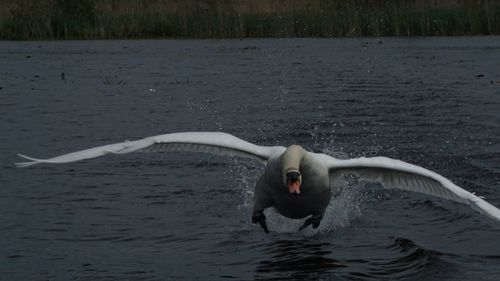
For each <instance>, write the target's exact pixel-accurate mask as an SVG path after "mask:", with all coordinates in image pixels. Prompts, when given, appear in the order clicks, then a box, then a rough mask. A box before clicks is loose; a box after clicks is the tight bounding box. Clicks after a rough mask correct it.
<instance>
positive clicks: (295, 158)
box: [281, 145, 305, 183]
mask: <svg viewBox="0 0 500 281" xmlns="http://www.w3.org/2000/svg"><path fill="white" fill-rule="evenodd" d="M304 155H305V150H304V149H303V148H302V147H301V146H299V145H291V146H289V147H288V148H287V149H286V150H285V152H284V153H283V156H282V157H281V167H282V171H281V175H282V177H283V179H284V182H285V183H286V174H287V173H289V172H298V173H300V170H299V168H300V162H301V161H302V159H303V158H304Z"/></svg>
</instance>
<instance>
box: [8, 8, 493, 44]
mask: <svg viewBox="0 0 500 281" xmlns="http://www.w3.org/2000/svg"><path fill="white" fill-rule="evenodd" d="M487 34H500V1H498V0H80V1H74V0H18V1H10V0H0V39H4V40H5V39H16V40H34V39H35V40H39V39H130V38H245V37H358V36H434V35H487Z"/></svg>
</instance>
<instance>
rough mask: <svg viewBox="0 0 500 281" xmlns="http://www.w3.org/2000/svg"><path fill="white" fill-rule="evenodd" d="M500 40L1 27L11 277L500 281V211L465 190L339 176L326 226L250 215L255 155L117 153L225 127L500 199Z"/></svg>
mask: <svg viewBox="0 0 500 281" xmlns="http://www.w3.org/2000/svg"><path fill="white" fill-rule="evenodd" d="M499 62H500V37H496V36H491V37H429V38H426V37H424V38H357V39H253V40H149V41H148V40H146V41H56V42H54V41H41V42H8V41H4V42H0V97H1V100H0V143H1V144H2V145H1V146H0V157H1V162H0V175H1V176H0V186H1V188H0V249H1V250H0V279H2V280H225V279H234V280H304V279H307V280H427V281H431V280H499V279H500V240H499V239H498V237H499V234H500V224H499V223H498V222H495V221H493V220H491V219H489V218H487V217H485V216H484V215H481V214H479V213H477V212H475V211H473V210H472V209H471V208H469V207H468V206H464V205H460V204H458V203H454V202H450V201H446V200H442V199H438V198H433V197H429V196H424V195H420V194H415V193H410V192H405V191H398V190H384V189H381V188H380V186H379V185H377V184H366V183H364V182H360V181H357V180H356V179H353V178H347V179H343V180H342V181H339V182H337V183H336V184H338V185H340V186H342V188H343V192H342V193H341V194H339V196H338V197H336V198H334V199H332V201H331V202H330V206H329V208H328V211H327V214H326V217H325V219H324V220H323V222H322V224H321V226H320V228H319V230H312V229H310V228H309V229H306V230H303V231H298V228H299V226H300V225H301V221H300V220H299V221H296V220H289V219H285V218H283V217H281V216H279V215H277V214H276V213H273V212H272V211H270V212H269V213H268V215H269V219H268V223H269V228H270V230H271V233H270V234H266V233H264V231H262V229H261V228H260V227H259V226H258V225H254V224H252V223H251V210H252V204H253V187H254V183H255V181H256V179H257V178H258V176H259V175H260V173H261V172H262V171H263V167H262V166H261V165H260V164H259V163H258V162H253V161H251V160H245V159H232V158H227V157H220V156H211V155H205V154H196V153H195V154H192V153H143V154H129V155H111V156H107V157H103V158H99V159H94V160H87V161H82V162H77V163H70V164H64V165H39V166H35V167H31V168H26V169H19V168H15V166H14V165H13V163H14V162H17V161H20V158H18V157H17V155H16V154H17V153H22V154H26V155H29V156H33V157H41V158H45V157H52V156H55V155H59V154H62V153H67V152H72V151H74V150H79V149H84V148H88V147H93V146H98V145H104V144H108V143H115V142H121V141H124V140H134V139H139V138H142V137H146V136H151V135H158V134H163V133H171V132H182V131H224V132H228V133H231V134H234V135H236V136H238V137H240V138H242V139H245V140H247V141H250V142H253V143H256V144H259V145H284V146H288V145H290V144H294V143H296V144H300V145H302V146H304V147H305V148H307V149H309V150H312V151H323V152H325V153H329V154H331V155H334V156H337V157H342V158H349V157H361V156H366V157H369V156H378V155H381V156H387V157H391V158H396V159H401V160H403V161H407V162H410V163H414V164H417V165H420V166H423V167H426V168H428V169H431V170H433V171H435V172H438V173H440V174H442V175H443V176H445V177H447V178H449V179H450V180H452V181H453V182H455V183H456V184H458V185H459V186H461V187H463V188H465V189H467V190H469V191H471V192H476V193H477V194H478V195H481V196H484V197H485V198H486V200H487V201H488V202H490V203H491V204H493V205H495V206H497V207H498V206H500V110H499V108H500V71H499V70H500V63H499Z"/></svg>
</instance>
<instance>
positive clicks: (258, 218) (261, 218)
mask: <svg viewBox="0 0 500 281" xmlns="http://www.w3.org/2000/svg"><path fill="white" fill-rule="evenodd" d="M252 223H259V224H260V226H261V227H262V228H263V229H264V231H265V232H266V233H269V230H268V229H267V223H266V215H264V212H262V211H260V212H256V213H254V214H253V215H252Z"/></svg>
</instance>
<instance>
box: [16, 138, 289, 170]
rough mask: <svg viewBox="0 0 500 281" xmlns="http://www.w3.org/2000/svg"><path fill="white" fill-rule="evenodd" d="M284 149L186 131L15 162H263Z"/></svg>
mask: <svg viewBox="0 0 500 281" xmlns="http://www.w3.org/2000/svg"><path fill="white" fill-rule="evenodd" d="M284 150H285V148H284V147H281V146H259V145H255V144H252V143H249V142H247V141H244V140H242V139H239V138H237V137H235V136H233V135H230V134H227V133H221V132H188V133H173V134H164V135H158V136H152V137H147V138H144V139H140V140H136V141H125V142H121V143H115V144H109V145H104V146H98V147H94V148H89V149H85V150H80V151H76V152H72V153H68V154H64V155H60V156H56V157H53V158H49V159H36V158H32V157H28V156H25V155H21V154H19V156H20V157H22V158H25V159H27V160H30V161H29V162H20V163H15V164H16V166H18V167H28V166H31V165H35V164H40V163H47V164H60V163H68V162H74V161H79V160H84V159H91V158H96V157H99V156H103V155H106V154H110V153H112V154H126V153H130V152H138V151H141V152H148V151H191V152H205V153H212V154H218V155H228V156H239V157H245V158H253V159H257V160H260V161H262V162H266V161H267V160H268V159H269V158H271V157H272V156H274V155H279V154H281V153H282V152H283V151H284Z"/></svg>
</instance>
